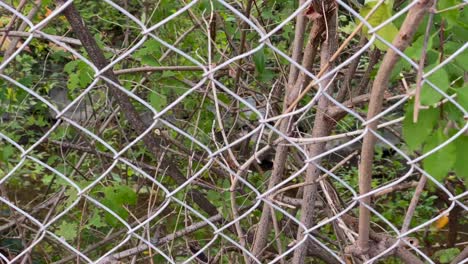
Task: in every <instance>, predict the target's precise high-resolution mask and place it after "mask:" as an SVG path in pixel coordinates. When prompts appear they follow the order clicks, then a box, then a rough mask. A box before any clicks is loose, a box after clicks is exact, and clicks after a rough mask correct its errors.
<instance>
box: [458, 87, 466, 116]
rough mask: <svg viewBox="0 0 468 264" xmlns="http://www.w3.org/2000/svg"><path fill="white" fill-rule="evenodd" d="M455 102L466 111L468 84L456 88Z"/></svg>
mask: <svg viewBox="0 0 468 264" xmlns="http://www.w3.org/2000/svg"><path fill="white" fill-rule="evenodd" d="M457 102H458V103H459V104H460V105H461V106H462V107H463V108H465V110H467V111H468V86H464V87H462V88H458V89H457Z"/></svg>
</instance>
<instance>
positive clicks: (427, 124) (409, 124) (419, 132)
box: [403, 102, 439, 151]
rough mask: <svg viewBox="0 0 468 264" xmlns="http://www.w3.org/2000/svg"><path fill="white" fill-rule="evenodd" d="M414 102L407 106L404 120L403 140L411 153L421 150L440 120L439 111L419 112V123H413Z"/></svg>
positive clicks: (426, 110) (432, 109) (425, 110)
mask: <svg viewBox="0 0 468 264" xmlns="http://www.w3.org/2000/svg"><path fill="white" fill-rule="evenodd" d="M413 109H414V102H411V103H409V104H407V106H406V108H405V119H404V120H403V139H404V140H405V142H406V144H407V145H408V148H409V149H410V150H411V151H415V150H417V149H419V148H420V147H421V146H422V144H423V143H424V142H425V141H426V139H427V137H428V136H429V135H430V134H431V133H432V131H433V130H434V127H435V126H436V124H437V120H438V119H439V109H437V108H432V107H431V108H429V109H421V110H419V116H418V122H417V123H414V122H413Z"/></svg>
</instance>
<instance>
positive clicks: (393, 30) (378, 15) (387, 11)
mask: <svg viewBox="0 0 468 264" xmlns="http://www.w3.org/2000/svg"><path fill="white" fill-rule="evenodd" d="M376 4H377V1H369V2H367V3H366V4H365V6H364V7H363V8H362V9H361V12H360V15H361V16H362V17H366V16H367V15H368V14H369V12H370V11H371V10H372V9H373V8H374V6H375V5H376ZM392 8H393V1H386V2H385V3H383V4H381V5H380V6H379V7H378V8H377V10H376V11H375V12H374V13H373V14H372V15H371V16H370V17H369V19H368V20H367V22H368V23H369V24H370V25H371V26H372V27H376V26H378V25H380V24H382V23H383V22H385V21H386V20H387V19H389V18H390V17H391V16H392ZM363 32H364V34H368V32H369V28H368V27H366V26H364V27H363ZM377 34H378V35H379V36H381V37H382V38H383V39H385V40H386V41H387V42H390V43H392V41H393V39H394V38H395V36H396V35H397V34H398V28H397V27H396V26H395V25H394V24H393V23H389V24H387V25H386V26H384V27H383V28H381V29H380V30H379V31H377ZM374 43H375V46H376V47H377V48H378V49H380V50H383V51H385V50H387V49H388V46H387V45H385V44H384V43H383V42H381V41H379V40H376V41H375V42H374Z"/></svg>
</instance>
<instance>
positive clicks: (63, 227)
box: [55, 221, 78, 241]
mask: <svg viewBox="0 0 468 264" xmlns="http://www.w3.org/2000/svg"><path fill="white" fill-rule="evenodd" d="M55 234H56V235H57V236H59V237H63V238H64V239H65V240H68V241H71V240H73V239H75V238H76V235H77V234H78V223H77V222H65V221H64V222H62V223H61V224H60V226H59V227H58V229H57V231H55Z"/></svg>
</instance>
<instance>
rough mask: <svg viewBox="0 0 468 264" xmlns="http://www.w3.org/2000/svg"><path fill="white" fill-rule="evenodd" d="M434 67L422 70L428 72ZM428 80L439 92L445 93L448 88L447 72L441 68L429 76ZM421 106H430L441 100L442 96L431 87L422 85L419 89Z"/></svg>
mask: <svg viewBox="0 0 468 264" xmlns="http://www.w3.org/2000/svg"><path fill="white" fill-rule="evenodd" d="M434 67H435V65H433V66H429V67H426V69H424V71H425V72H428V71H429V70H430V69H432V68H434ZM428 80H429V81H430V82H431V83H432V84H434V85H435V86H437V88H439V89H440V90H442V91H444V92H446V91H447V90H448V88H449V87H450V80H449V77H448V74H447V72H446V71H445V70H444V69H443V68H442V69H438V70H437V71H435V72H434V73H433V74H431V75H430V76H429V78H428ZM421 88H422V89H421V105H432V104H435V103H437V102H438V101H439V100H440V99H442V97H443V95H441V94H440V93H439V92H437V91H436V90H435V89H434V88H432V86H430V85H429V84H426V83H425V84H424V85H423V86H422V87H421Z"/></svg>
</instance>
